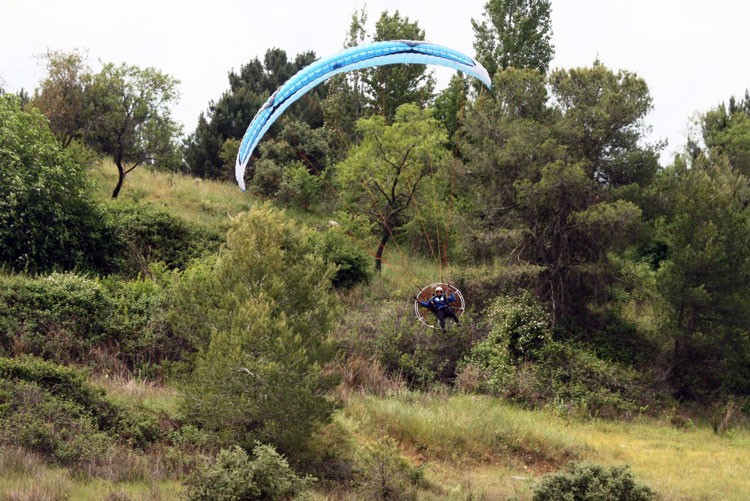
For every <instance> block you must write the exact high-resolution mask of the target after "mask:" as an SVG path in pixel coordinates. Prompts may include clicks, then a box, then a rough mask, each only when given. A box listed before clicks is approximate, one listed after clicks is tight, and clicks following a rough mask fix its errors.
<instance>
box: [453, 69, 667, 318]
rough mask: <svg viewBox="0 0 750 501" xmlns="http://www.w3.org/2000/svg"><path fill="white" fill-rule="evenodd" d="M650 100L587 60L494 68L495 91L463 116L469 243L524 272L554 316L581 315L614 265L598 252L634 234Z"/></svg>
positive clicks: (651, 153)
mask: <svg viewBox="0 0 750 501" xmlns="http://www.w3.org/2000/svg"><path fill="white" fill-rule="evenodd" d="M547 83H549V86H548V87H547ZM548 88H549V89H550V91H551V93H552V94H551V95H548V93H547V92H548V91H547V89H548ZM650 106H651V101H650V97H649V95H648V88H647V87H646V85H645V83H644V82H643V81H642V80H641V79H639V78H637V77H636V76H634V75H631V74H629V73H627V72H620V73H617V74H615V73H613V72H611V71H610V70H607V69H606V68H604V67H603V66H602V65H601V64H595V65H594V66H593V67H592V68H580V69H575V70H570V71H564V70H559V71H557V72H554V73H553V74H552V75H550V77H549V79H548V80H547V79H545V78H543V76H542V75H541V74H540V73H539V72H537V71H535V70H516V69H512V68H510V69H507V70H503V71H500V72H498V73H497V74H496V75H495V85H494V88H493V95H492V96H485V97H484V98H483V99H480V100H479V101H478V102H477V104H476V106H475V107H474V108H473V110H472V112H471V113H469V114H468V117H467V122H466V129H465V132H466V140H465V141H464V152H465V154H466V160H467V163H468V168H467V172H469V173H470V177H468V178H466V183H467V185H468V187H467V189H469V190H472V193H474V197H473V203H474V207H475V209H476V210H477V213H476V220H477V221H479V222H480V228H479V229H478V230H477V233H476V235H477V236H478V238H479V239H481V240H478V241H479V242H480V245H478V246H476V247H478V248H479V250H480V251H481V253H482V254H483V255H484V256H487V257H496V256H497V253H498V252H501V253H505V255H506V256H508V257H510V258H511V259H510V262H513V263H521V264H523V265H524V266H526V271H527V272H528V271H530V270H534V275H533V278H532V285H533V286H534V288H535V289H536V291H537V294H538V295H539V297H540V298H541V299H543V300H544V301H545V303H546V304H547V305H548V306H549V308H550V310H551V312H552V313H553V315H552V318H553V321H554V322H558V321H560V320H561V319H562V318H565V317H567V318H570V319H576V320H578V321H580V322H585V321H588V319H589V317H590V315H591V306H593V305H596V304H602V303H604V302H605V301H606V300H607V299H608V297H609V296H608V290H609V284H611V283H612V282H613V280H614V278H615V277H616V276H617V269H616V268H615V267H614V265H613V264H612V263H611V262H610V261H609V258H608V253H609V252H610V251H612V250H615V249H618V248H622V247H623V246H624V245H626V244H628V243H629V239H630V238H632V236H633V232H632V231H630V230H632V229H634V228H635V225H637V224H639V221H640V217H641V209H640V208H639V207H638V205H637V202H638V200H639V199H638V193H639V190H640V187H641V186H643V185H647V184H648V183H649V182H650V181H651V179H652V178H653V175H654V173H655V172H656V170H657V168H658V163H657V160H656V159H657V157H656V151H655V150H654V149H653V148H652V147H648V146H646V147H644V146H641V145H640V144H639V139H640V138H641V137H643V134H644V132H645V129H644V125H643V123H642V120H643V117H644V116H645V115H646V114H647V113H648V111H649V110H650ZM487 235H494V237H493V238H489V239H488V237H487Z"/></svg>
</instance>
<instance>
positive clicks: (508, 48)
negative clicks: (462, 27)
mask: <svg viewBox="0 0 750 501" xmlns="http://www.w3.org/2000/svg"><path fill="white" fill-rule="evenodd" d="M550 10H551V2H550V0H489V1H488V2H487V3H486V4H485V5H484V14H483V18H484V19H483V20H482V21H481V22H479V21H477V20H475V19H472V20H471V24H472V26H473V27H474V36H475V41H474V50H476V52H477V58H478V59H479V61H480V62H481V63H482V64H483V65H484V66H485V68H487V71H489V73H490V75H494V74H495V72H497V70H499V69H505V68H510V67H513V68H519V69H521V68H529V69H535V70H538V71H539V72H541V73H547V70H548V68H549V63H550V62H551V61H552V57H553V56H554V53H555V49H554V47H553V46H552V42H551V39H552V23H551V20H550Z"/></svg>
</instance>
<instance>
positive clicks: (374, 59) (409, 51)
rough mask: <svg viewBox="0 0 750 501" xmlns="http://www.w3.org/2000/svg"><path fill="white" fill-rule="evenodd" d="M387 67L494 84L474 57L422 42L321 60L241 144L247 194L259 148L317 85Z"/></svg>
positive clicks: (268, 106)
mask: <svg viewBox="0 0 750 501" xmlns="http://www.w3.org/2000/svg"><path fill="white" fill-rule="evenodd" d="M387 64H435V65H440V66H447V67H449V68H454V69H456V70H459V71H461V72H463V73H466V74H467V75H471V76H473V77H475V78H477V79H479V80H480V81H481V82H482V83H483V84H484V85H486V86H487V87H488V88H489V87H490V85H491V81H490V76H489V74H488V73H487V70H486V69H485V68H484V66H482V65H481V64H480V63H479V62H477V61H476V60H474V59H472V58H471V57H469V56H467V55H465V54H463V53H461V52H459V51H457V50H454V49H450V48H448V47H443V46H441V45H436V44H432V43H428V42H422V41H410V40H389V41H385V42H373V43H371V44H367V45H360V46H357V47H352V48H350V49H346V50H343V51H341V52H339V53H338V54H335V55H333V56H331V57H328V58H325V59H320V60H318V61H316V62H314V63H312V64H310V65H308V66H306V67H305V68H303V69H302V70H300V71H299V72H297V73H296V74H295V75H294V76H293V77H291V78H290V79H289V80H287V81H286V82H285V83H284V84H283V85H282V86H281V87H279V88H278V89H277V90H276V92H274V93H273V95H272V96H271V97H269V98H268V100H267V101H266V102H265V104H264V105H263V106H262V107H261V108H260V110H258V113H256V115H255V117H254V118H253V120H252V122H250V125H249V126H248V128H247V131H246V132H245V135H244V136H243V138H242V143H240V149H239V151H238V153H237V163H236V164H235V172H234V173H235V177H236V178H237V183H238V184H239V185H240V188H241V189H242V191H245V179H244V176H245V167H246V166H247V163H248V161H249V160H250V155H251V154H252V152H253V150H255V147H256V146H257V145H258V143H259V142H260V140H261V138H262V137H263V135H264V134H265V133H266V131H268V129H269V127H271V125H272V124H273V123H274V122H275V121H276V119H278V118H279V117H280V116H281V114H282V113H284V110H286V109H287V108H288V107H289V106H290V105H291V104H292V103H294V102H295V101H296V100H297V99H299V98H300V97H302V96H303V95H304V94H305V93H306V92H307V91H309V90H310V89H312V88H313V87H315V86H316V85H318V84H320V83H321V82H324V81H325V80H328V79H329V78H331V77H332V76H334V75H337V74H339V73H345V72H347V71H353V70H360V69H363V68H370V67H373V66H384V65H387Z"/></svg>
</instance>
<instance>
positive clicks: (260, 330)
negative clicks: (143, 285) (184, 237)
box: [172, 206, 337, 454]
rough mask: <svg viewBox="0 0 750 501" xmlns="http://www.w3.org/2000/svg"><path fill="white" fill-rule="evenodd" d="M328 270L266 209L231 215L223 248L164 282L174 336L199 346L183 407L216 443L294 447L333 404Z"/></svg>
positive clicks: (300, 232) (299, 235) (306, 241)
mask: <svg viewBox="0 0 750 501" xmlns="http://www.w3.org/2000/svg"><path fill="white" fill-rule="evenodd" d="M332 273H333V268H332V266H327V265H326V264H325V263H324V262H323V260H322V259H321V258H319V257H315V256H314V252H313V248H312V244H311V242H310V238H309V237H308V235H307V230H305V229H304V228H298V227H297V226H296V225H295V224H294V223H292V222H291V221H288V220H286V219H285V217H284V215H283V214H282V213H281V212H279V211H277V210H274V209H271V208H269V207H268V206H264V207H260V208H257V209H254V210H252V211H250V212H248V213H245V214H242V215H240V216H238V217H237V218H236V219H235V220H234V225H233V228H232V230H230V232H229V233H228V235H227V247H226V249H224V251H223V252H221V253H220V255H219V256H218V257H217V258H215V259H212V260H210V261H206V262H203V263H198V264H195V265H194V266H191V267H190V268H189V269H188V270H187V271H186V272H185V273H184V274H182V276H180V277H178V282H177V283H176V284H175V285H174V288H173V291H172V294H173V298H174V308H173V311H172V322H173V328H174V330H175V332H177V333H178V335H180V336H184V337H186V338H188V339H189V340H190V341H191V342H192V343H193V346H195V347H196V348H197V349H198V350H199V351H198V353H197V355H196V359H195V368H194V371H193V374H192V376H191V378H190V381H189V383H188V384H187V386H186V387H185V395H186V399H185V402H184V406H183V408H184V411H185V414H186V416H187V419H188V420H189V421H190V422H192V423H195V424H196V425H199V426H202V427H205V428H206V429H209V430H213V431H216V432H217V433H219V434H220V435H221V436H222V437H223V440H224V442H225V443H226V444H228V445H232V444H239V445H241V446H243V447H245V448H249V447H250V445H251V444H252V443H253V442H254V441H255V440H259V441H263V442H265V443H269V444H272V445H274V446H275V447H277V448H278V449H279V450H281V451H284V452H285V453H287V454H291V453H292V452H295V451H299V450H304V448H305V445H306V442H307V441H308V439H309V437H310V434H311V433H312V431H314V430H315V429H316V428H317V427H318V426H319V425H320V424H321V423H324V422H326V421H327V420H328V419H329V417H330V414H331V412H332V410H333V408H334V405H333V403H332V402H330V401H329V400H328V399H327V397H326V392H327V390H328V389H330V388H331V387H332V385H333V384H334V381H333V380H332V379H331V378H330V377H328V376H326V374H325V373H324V371H323V364H324V363H325V362H326V361H328V360H329V359H330V357H331V356H332V354H333V353H332V349H331V348H332V347H331V345H330V343H329V341H328V339H327V334H328V332H329V331H330V330H331V328H332V326H333V321H334V318H335V316H336V314H337V307H336V303H335V300H334V298H333V297H332V296H330V295H329V293H328V292H327V291H328V289H329V287H330V283H331V282H330V280H331V276H332Z"/></svg>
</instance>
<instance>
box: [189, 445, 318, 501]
mask: <svg viewBox="0 0 750 501" xmlns="http://www.w3.org/2000/svg"><path fill="white" fill-rule="evenodd" d="M253 456H254V457H253V458H252V459H251V458H250V457H249V456H248V455H247V453H246V452H245V451H244V450H242V449H241V448H239V447H237V446H234V447H232V448H230V449H222V450H221V452H219V455H218V457H217V458H216V461H215V462H214V463H213V464H209V465H207V466H206V467H204V468H203V469H201V470H198V471H196V472H195V473H194V474H193V475H192V476H191V477H190V478H189V479H188V481H187V483H188V486H189V490H188V493H187V498H188V499H190V500H191V501H202V500H205V501H224V500H226V501H229V500H242V501H249V500H255V499H267V500H281V499H291V498H293V497H295V496H296V495H298V494H300V493H301V492H303V491H304V490H305V489H306V488H307V484H309V483H310V479H309V478H304V479H303V478H299V477H298V476H297V475H296V474H295V473H294V471H293V470H292V469H291V468H290V467H289V464H288V463H287V461H286V459H284V457H283V456H281V455H279V454H278V453H277V452H276V450H275V449H274V448H273V447H271V446H269V445H260V444H258V445H256V446H255V447H254V448H253Z"/></svg>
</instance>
